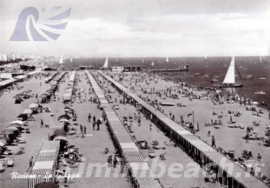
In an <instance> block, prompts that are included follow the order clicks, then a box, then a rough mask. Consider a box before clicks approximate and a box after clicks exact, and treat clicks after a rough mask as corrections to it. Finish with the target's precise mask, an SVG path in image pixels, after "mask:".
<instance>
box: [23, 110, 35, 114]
mask: <svg viewBox="0 0 270 188" xmlns="http://www.w3.org/2000/svg"><path fill="white" fill-rule="evenodd" d="M32 113H33V110H31V109H25V110H24V111H23V114H27V115H29V114H32Z"/></svg>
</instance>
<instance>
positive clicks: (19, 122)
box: [9, 120, 24, 127]
mask: <svg viewBox="0 0 270 188" xmlns="http://www.w3.org/2000/svg"><path fill="white" fill-rule="evenodd" d="M9 125H10V126H11V125H14V126H18V127H21V126H23V125H24V122H23V121H21V120H15V121H12V122H11V123H10V124H9Z"/></svg>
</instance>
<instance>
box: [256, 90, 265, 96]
mask: <svg viewBox="0 0 270 188" xmlns="http://www.w3.org/2000/svg"><path fill="white" fill-rule="evenodd" d="M254 94H256V95H265V94H266V93H265V92H264V91H256V92H254Z"/></svg>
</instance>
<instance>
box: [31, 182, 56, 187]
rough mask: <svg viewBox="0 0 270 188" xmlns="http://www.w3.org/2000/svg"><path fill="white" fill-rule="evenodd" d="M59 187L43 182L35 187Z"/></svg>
mask: <svg viewBox="0 0 270 188" xmlns="http://www.w3.org/2000/svg"><path fill="white" fill-rule="evenodd" d="M58 187H59V186H58V185H57V184H55V183H53V182H42V183H39V184H36V185H35V188H58Z"/></svg>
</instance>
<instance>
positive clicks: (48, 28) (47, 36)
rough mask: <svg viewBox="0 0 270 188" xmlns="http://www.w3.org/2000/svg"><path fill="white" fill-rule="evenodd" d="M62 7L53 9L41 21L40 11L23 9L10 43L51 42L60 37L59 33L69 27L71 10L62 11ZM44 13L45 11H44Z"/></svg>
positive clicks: (32, 8)
mask: <svg viewBox="0 0 270 188" xmlns="http://www.w3.org/2000/svg"><path fill="white" fill-rule="evenodd" d="M59 10H60V11H61V7H53V8H52V9H51V10H50V12H49V13H46V14H48V15H47V18H45V19H42V20H41V19H39V17H40V14H39V11H38V10H37V9H36V8H35V7H27V8H25V9H23V10H22V11H21V13H20V15H19V17H18V20H17V23H16V26H15V29H14V31H13V34H12V36H11V37H10V39H9V40H10V41H50V40H57V39H58V38H59V37H60V34H59V32H60V31H61V30H64V29H65V28H66V26H67V23H68V22H67V21H62V20H64V19H66V18H67V17H69V15H70V12H71V8H69V9H68V10H65V11H61V12H59ZM43 11H45V10H44V9H43Z"/></svg>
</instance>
